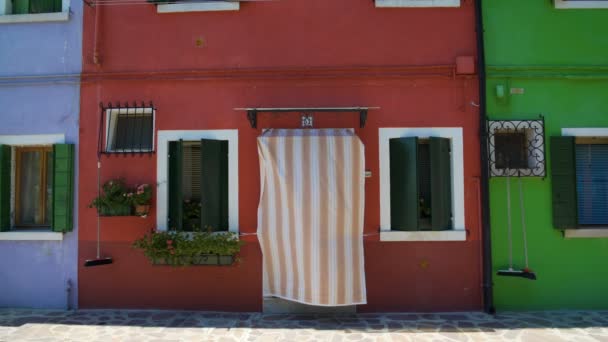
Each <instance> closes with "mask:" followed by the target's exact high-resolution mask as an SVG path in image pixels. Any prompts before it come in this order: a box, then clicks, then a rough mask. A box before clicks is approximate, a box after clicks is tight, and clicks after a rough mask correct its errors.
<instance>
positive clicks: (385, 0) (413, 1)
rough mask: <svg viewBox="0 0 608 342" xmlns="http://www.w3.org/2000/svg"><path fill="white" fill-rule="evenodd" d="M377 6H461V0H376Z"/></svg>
mask: <svg viewBox="0 0 608 342" xmlns="http://www.w3.org/2000/svg"><path fill="white" fill-rule="evenodd" d="M376 7H460V0H376Z"/></svg>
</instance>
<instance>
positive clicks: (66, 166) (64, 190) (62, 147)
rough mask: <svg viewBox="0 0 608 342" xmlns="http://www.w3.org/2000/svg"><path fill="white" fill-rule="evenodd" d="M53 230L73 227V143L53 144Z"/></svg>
mask: <svg viewBox="0 0 608 342" xmlns="http://www.w3.org/2000/svg"><path fill="white" fill-rule="evenodd" d="M51 225H52V227H53V231H56V232H71V231H72V229H74V145H73V144H56V145H53V217H52V223H51Z"/></svg>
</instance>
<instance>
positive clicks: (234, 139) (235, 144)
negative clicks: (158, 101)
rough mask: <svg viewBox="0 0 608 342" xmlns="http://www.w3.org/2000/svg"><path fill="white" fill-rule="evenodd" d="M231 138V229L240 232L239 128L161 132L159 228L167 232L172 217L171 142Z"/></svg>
mask: <svg viewBox="0 0 608 342" xmlns="http://www.w3.org/2000/svg"><path fill="white" fill-rule="evenodd" d="M180 139H181V140H184V141H189V140H201V139H215V140H228V193H229V194H230V195H229V196H228V231H230V232H232V233H238V232H239V131H238V130H237V129H218V130H186V131H169V130H167V131H163V130H159V131H158V151H157V155H156V156H157V157H156V166H157V168H156V177H157V192H156V229H158V230H159V231H166V230H167V229H168V227H167V218H168V216H169V206H168V203H169V200H168V196H169V189H168V188H169V175H168V170H169V169H168V167H169V166H168V165H169V160H168V154H169V141H177V140H180Z"/></svg>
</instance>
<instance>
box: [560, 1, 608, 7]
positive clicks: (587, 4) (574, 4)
mask: <svg viewBox="0 0 608 342" xmlns="http://www.w3.org/2000/svg"><path fill="white" fill-rule="evenodd" d="M554 1H555V8H558V9H568V8H579V9H580V8H608V1H606V0H603V1H598V0H588V1H572V0H554Z"/></svg>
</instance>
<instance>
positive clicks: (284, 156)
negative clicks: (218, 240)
mask: <svg viewBox="0 0 608 342" xmlns="http://www.w3.org/2000/svg"><path fill="white" fill-rule="evenodd" d="M258 152H259V156H260V175H261V196H260V204H259V207H258V230H257V235H258V239H259V241H260V245H261V248H262V254H263V259H264V262H263V268H264V270H263V273H264V295H265V296H275V297H280V298H283V299H287V300H292V301H296V302H300V303H304V304H310V305H321V306H341V305H355V304H365V303H366V292H365V273H364V272H365V270H364V265H363V263H364V260H363V208H364V192H365V188H364V185H365V184H364V183H365V169H364V168H365V155H364V146H363V143H362V142H361V140H359V138H358V137H357V136H356V135H355V134H354V132H353V131H352V130H349V129H306V130H299V129H295V130H287V129H272V130H267V131H265V132H264V133H263V134H262V135H261V136H260V137H258Z"/></svg>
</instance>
